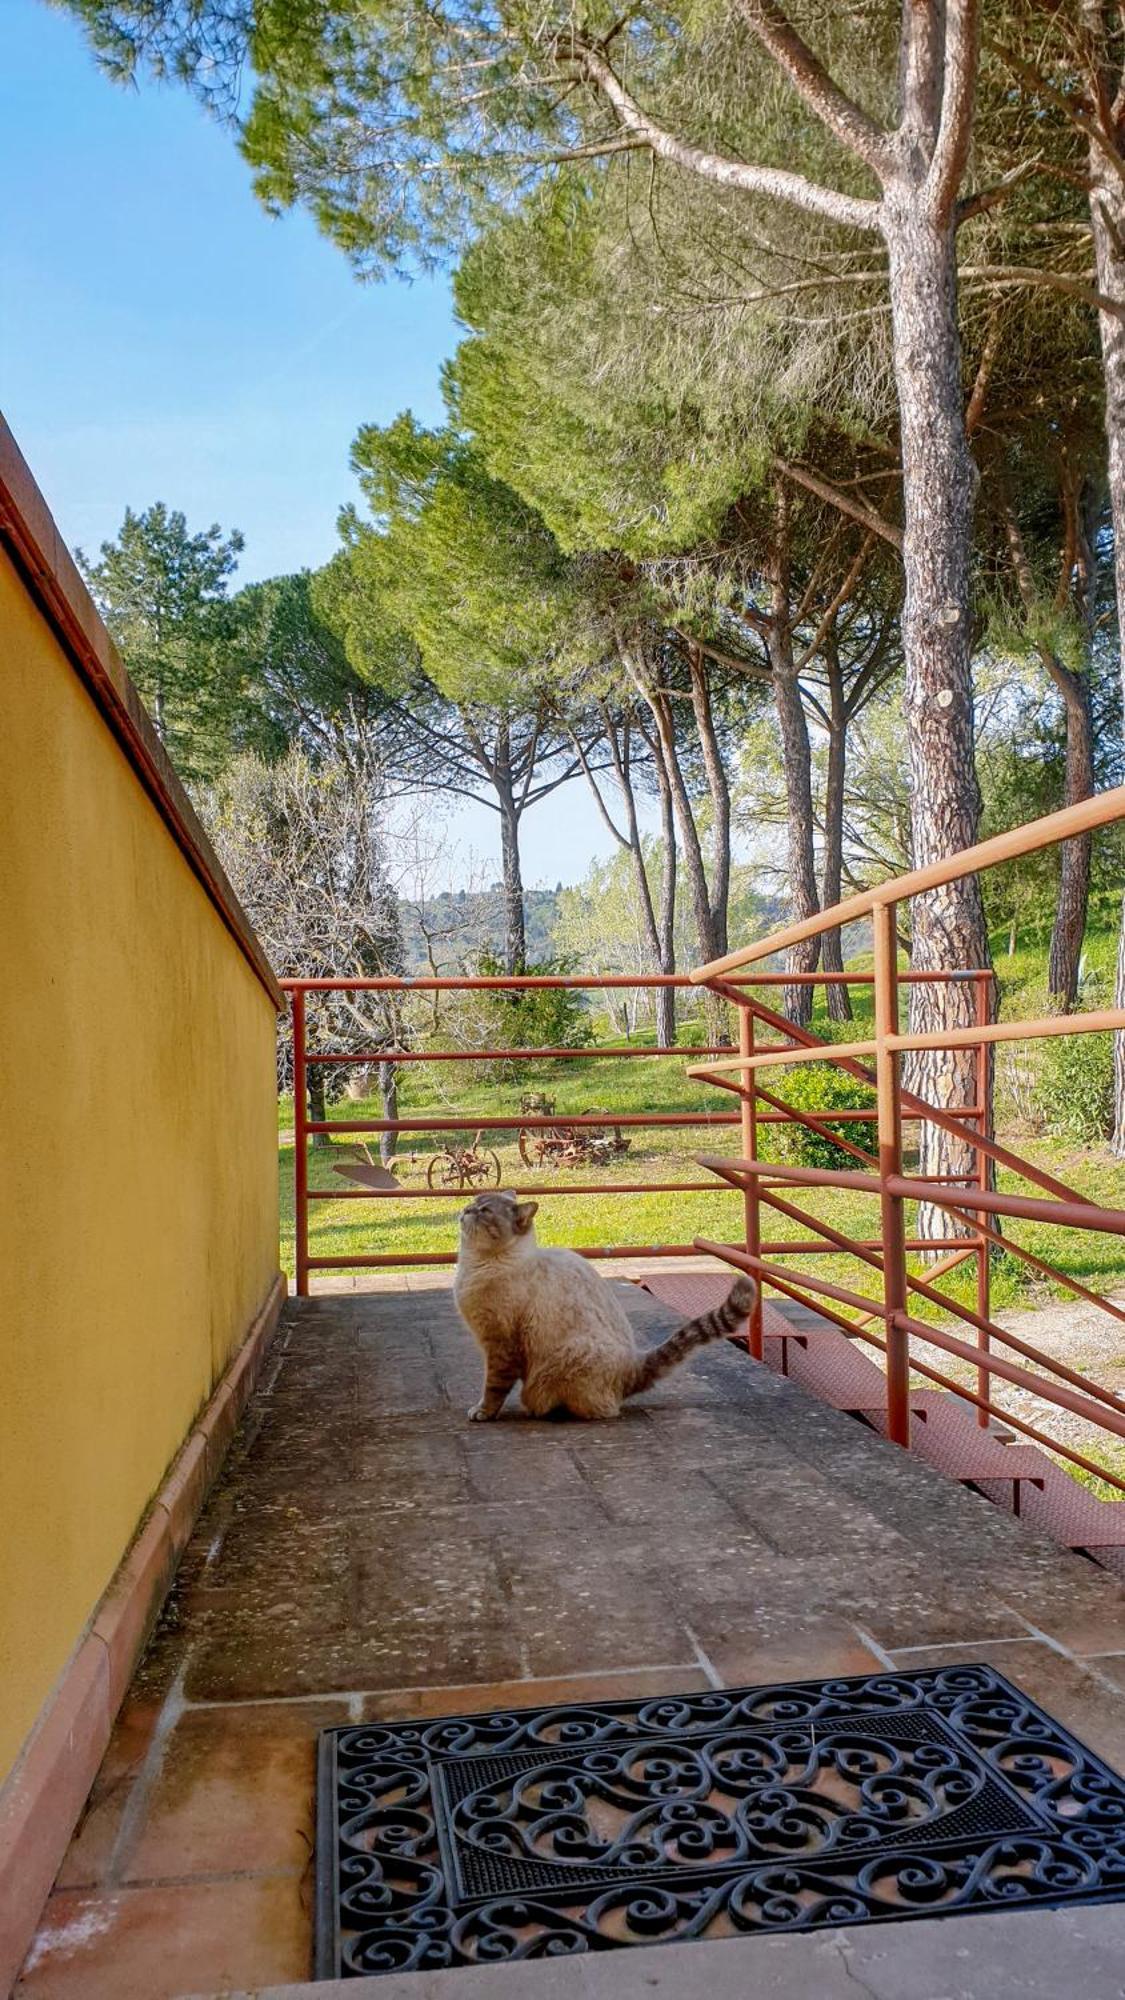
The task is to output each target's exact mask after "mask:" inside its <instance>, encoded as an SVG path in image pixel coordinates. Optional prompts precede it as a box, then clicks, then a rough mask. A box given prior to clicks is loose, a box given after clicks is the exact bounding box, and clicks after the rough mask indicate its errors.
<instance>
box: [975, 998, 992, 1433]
mask: <svg viewBox="0 0 1125 2000" xmlns="http://www.w3.org/2000/svg"><path fill="white" fill-rule="evenodd" d="M976 988H977V1024H978V1026H980V1027H982V1028H986V1027H987V1026H988V1017H989V1011H990V1009H989V1001H990V997H991V996H990V994H989V990H988V989H989V975H988V973H987V972H982V973H978V975H977V981H976ZM991 1074H992V1049H991V1047H990V1045H989V1043H987V1042H978V1043H977V1075H976V1091H977V1103H976V1111H977V1116H976V1129H977V1131H978V1132H979V1133H980V1134H981V1135H982V1137H984V1138H986V1139H987V1138H988V1137H989V1131H988V1109H989V1103H990V1101H991V1094H992V1093H991V1091H990V1089H989V1084H990V1081H991ZM976 1179H977V1186H978V1187H981V1188H987V1186H988V1158H987V1155H986V1154H984V1153H982V1152H981V1151H980V1150H979V1148H978V1150H977V1175H976ZM976 1220H977V1317H978V1319H991V1317H992V1310H991V1305H992V1274H991V1269H990V1264H991V1253H990V1251H989V1245H988V1238H987V1236H986V1235H985V1234H984V1228H983V1225H984V1215H983V1213H982V1212H981V1211H980V1210H978V1211H977V1217H976ZM977 1346H978V1347H979V1348H980V1349H981V1352H982V1354H983V1355H984V1356H986V1357H987V1354H988V1348H989V1337H988V1330H987V1328H981V1329H980V1330H979V1331H978V1333H977ZM988 1393H989V1372H988V1365H987V1360H985V1361H982V1363H981V1366H980V1367H979V1368H978V1369H977V1394H978V1395H979V1396H980V1397H981V1399H982V1400H981V1403H980V1404H978V1406H977V1423H978V1424H979V1425H980V1427H981V1429H982V1430H986V1429H987V1428H988V1411H987V1410H986V1409H985V1408H984V1407H983V1404H984V1402H985V1401H987V1398H988Z"/></svg>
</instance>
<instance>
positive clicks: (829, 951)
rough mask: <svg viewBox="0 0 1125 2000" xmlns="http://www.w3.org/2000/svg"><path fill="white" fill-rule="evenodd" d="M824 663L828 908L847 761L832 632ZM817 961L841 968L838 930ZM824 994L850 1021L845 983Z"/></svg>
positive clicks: (838, 880)
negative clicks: (826, 696)
mask: <svg viewBox="0 0 1125 2000" xmlns="http://www.w3.org/2000/svg"><path fill="white" fill-rule="evenodd" d="M824 663H825V666H826V668H827V670H828V704H829V728H828V770H827V773H826V777H825V785H824V856H823V860H822V863H821V888H820V907H821V909H822V910H830V909H831V908H832V905H833V904H834V903H838V902H839V900H840V895H841V892H842V889H843V877H844V776H845V771H846V764H847V729H848V723H847V714H846V711H845V704H844V684H843V676H842V675H841V672H840V659H839V654H838V652H837V649H836V639H835V634H834V633H833V634H830V635H829V636H828V637H827V638H826V640H825V644H824ZM820 962H821V965H822V967H823V969H824V971H825V972H842V971H843V970H844V951H843V943H842V940H841V935H840V929H839V926H838V925H837V927H836V929H835V930H831V931H825V933H824V935H823V937H822V938H821V940H820ZM824 997H825V999H826V1000H827V1002H828V1018H829V1020H831V1021H850V1020H851V1018H852V1003H851V999H850V997H849V994H848V989H847V987H846V986H827V987H825V993H824Z"/></svg>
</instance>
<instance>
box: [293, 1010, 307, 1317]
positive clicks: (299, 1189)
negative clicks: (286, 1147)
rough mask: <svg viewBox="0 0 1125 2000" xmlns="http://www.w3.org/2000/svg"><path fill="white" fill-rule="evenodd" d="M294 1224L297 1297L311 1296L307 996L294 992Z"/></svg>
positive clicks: (305, 1297)
mask: <svg viewBox="0 0 1125 2000" xmlns="http://www.w3.org/2000/svg"><path fill="white" fill-rule="evenodd" d="M292 998H293V1226H294V1234H295V1236H296V1243H297V1297H298V1298H300V1299H307V1298H308V1295H309V1129H308V1128H309V1096H308V1066H307V1062H306V1054H305V995H304V990H303V989H302V988H301V987H299V986H298V987H295V988H294V991H293V996H292Z"/></svg>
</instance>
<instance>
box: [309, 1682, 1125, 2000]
mask: <svg viewBox="0 0 1125 2000" xmlns="http://www.w3.org/2000/svg"><path fill="white" fill-rule="evenodd" d="M1123 1896H1125V1782H1123V1781H1122V1779H1121V1778H1119V1777H1117V1776H1116V1775H1115V1774H1114V1773H1113V1772H1112V1771H1111V1770H1110V1769H1109V1768H1108V1766H1107V1765H1105V1764H1103V1763H1102V1762H1101V1761H1100V1759H1098V1758H1097V1757H1095V1756H1094V1755H1093V1753H1092V1752H1091V1751H1089V1750H1087V1749H1085V1748H1084V1746H1083V1745H1082V1744H1081V1743H1079V1742H1077V1741H1076V1740H1075V1738H1074V1737H1073V1736H1071V1735H1069V1734H1068V1732H1067V1731H1066V1730H1065V1729H1062V1728H1061V1727H1060V1726H1059V1724H1058V1723H1057V1722H1055V1721H1053V1720H1052V1718H1051V1717H1050V1716H1049V1715H1046V1714H1045V1713H1044V1712H1043V1710H1042V1709H1040V1708H1037V1707H1036V1706H1035V1704H1034V1703H1033V1702H1030V1701H1028V1699H1027V1698H1026V1696H1025V1695H1023V1694H1021V1693H1020V1692H1019V1690H1018V1689H1017V1688H1015V1687H1013V1686H1012V1685H1011V1684H1010V1682H1008V1681H1006V1680H1004V1679H1003V1678H1002V1677H1001V1676H1000V1675H999V1674H996V1673H994V1672H993V1671H992V1669H991V1668H990V1667H985V1666H959V1667H944V1668H935V1669H934V1670H933V1671H931V1672H928V1673H919V1674H878V1675H873V1676H870V1677H868V1678H866V1679H849V1680H830V1681H801V1682H787V1683H784V1684H780V1685H776V1686H771V1687H753V1688H730V1689H724V1690H723V1691H722V1692H721V1693H714V1694H689V1695H667V1696H663V1697H661V1698H660V1699H658V1700H649V1701H641V1702H630V1701H610V1702H601V1703H598V1704H596V1705H590V1706H582V1707H577V1706H576V1707H565V1708H559V1707H556V1708H528V1709H518V1710H512V1711H509V1712H507V1713H504V1714H499V1713H494V1714H488V1715H463V1716H455V1717H443V1718H442V1719H441V1720H440V1721H436V1722H410V1723H399V1724H396V1723H372V1724H368V1725H365V1726H363V1727H359V1728H354V1727H353V1728H348V1729H329V1730H326V1731H325V1732H324V1733H323V1735H322V1736H321V1739H320V1774H319V1810H318V1829H317V1975H318V1977H319V1978H322V1979H332V1978H344V1979H346V1978H351V1977H355V1976H358V1975H360V1974H368V1975H370V1974H372V1973H380V1972H400V1971H408V1970H420V1969H429V1968H438V1967H443V1966H463V1965H475V1964H488V1965H495V1964H501V1963H505V1962H507V1961H509V1960H514V1959H525V1958H544V1957H558V1956H562V1955H564V1954H566V1953H568V1952H583V1951H605V1950H612V1949H614V1948H615V1947H617V1946H620V1945H642V1944H654V1945H655V1944H671V1943H683V1942H685V1941H686V1940H688V1939H692V1938H721V1937H734V1936H742V1935H746V1934H747V1933H750V1932H754V1931H787V1930H810V1929H815V1928H817V1927H821V1926H832V1927H835V1926H836V1925H839V1924H856V1923H866V1922H885V1921H888V1920H890V1921H898V1920H901V1919H902V1918H910V1917H932V1916H946V1915H949V1916H952V1915H954V1914H955V1913H959V1912H961V1911H980V1910H995V1909H1005V1910H1008V1909H1012V1908H1014V1907H1017V1906H1019V1905H1021V1904H1025V1905H1028V1906H1031V1905H1040V1906H1042V1905H1044V1904H1053V1903H1070V1902H1105V1901H1110V1900H1116V1899H1117V1898H1119V1897H1123Z"/></svg>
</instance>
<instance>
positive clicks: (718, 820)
mask: <svg viewBox="0 0 1125 2000" xmlns="http://www.w3.org/2000/svg"><path fill="white" fill-rule="evenodd" d="M690 671H691V705H692V708H693V710H694V711H695V726H696V728H697V729H698V731H699V743H700V748H701V749H702V751H703V768H704V770H705V771H706V773H707V789H708V791H709V792H710V794H711V813H712V820H713V832H712V841H713V856H714V858H713V861H712V865H711V923H712V928H713V931H714V935H715V940H716V943H717V945H718V949H719V952H720V953H722V952H725V951H726V950H727V948H728V943H727V912H728V908H729V904H730V786H729V785H728V783H727V774H726V769H725V767H724V764H723V753H722V751H721V749H720V748H719V738H718V733H717V731H716V729H715V716H714V711H713V710H712V707H711V688H710V684H709V680H708V676H707V670H706V668H705V667H704V665H703V657H702V654H701V653H700V651H699V649H698V647H696V648H695V649H694V650H693V652H692V656H691V660H690Z"/></svg>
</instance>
